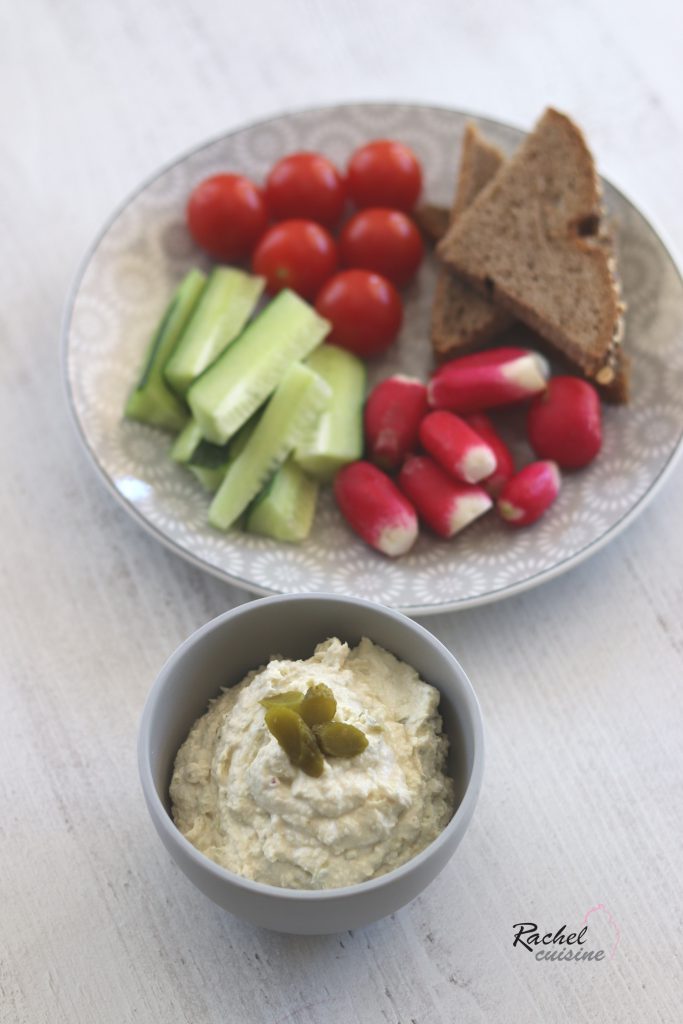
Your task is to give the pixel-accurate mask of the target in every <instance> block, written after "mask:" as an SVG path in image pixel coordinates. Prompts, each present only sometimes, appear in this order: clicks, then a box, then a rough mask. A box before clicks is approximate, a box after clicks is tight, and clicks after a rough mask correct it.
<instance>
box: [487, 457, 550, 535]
mask: <svg viewBox="0 0 683 1024" xmlns="http://www.w3.org/2000/svg"><path fill="white" fill-rule="evenodd" d="M559 493H560V471H559V469H558V467H557V463H555V462H550V461H544V462H532V463H531V464H530V465H529V466H525V467H524V469H521V470H520V471H519V473H516V474H515V475H514V476H513V477H511V478H510V480H508V482H507V483H506V484H505V486H504V487H503V489H502V491H501V492H500V496H499V498H498V502H497V506H496V507H497V509H498V512H499V514H500V516H501V517H502V518H503V519H504V520H505V522H506V523H507V524H508V525H509V526H529V525H530V524H531V523H535V522H536V520H537V519H540V517H541V516H542V515H543V513H544V512H545V511H546V510H547V509H549V508H550V506H551V505H552V503H553V502H554V501H555V499H556V497H557V496H558V494H559Z"/></svg>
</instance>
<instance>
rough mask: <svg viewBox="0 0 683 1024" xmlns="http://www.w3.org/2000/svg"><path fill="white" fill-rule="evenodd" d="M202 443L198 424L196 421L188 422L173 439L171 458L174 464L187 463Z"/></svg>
mask: <svg viewBox="0 0 683 1024" xmlns="http://www.w3.org/2000/svg"><path fill="white" fill-rule="evenodd" d="M202 441H203V437H202V432H201V430H200V429H199V424H198V423H197V421H196V420H193V419H190V420H188V422H187V423H186V424H185V426H184V427H183V429H182V430H181V431H180V433H179V434H178V436H177V437H176V439H175V442H174V444H173V447H172V448H171V458H172V459H173V461H174V462H181V463H187V462H189V461H190V459H191V458H192V456H193V455H194V453H195V452H196V450H197V448H199V445H200V444H201V443H202Z"/></svg>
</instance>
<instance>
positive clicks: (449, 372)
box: [427, 348, 549, 414]
mask: <svg viewBox="0 0 683 1024" xmlns="http://www.w3.org/2000/svg"><path fill="white" fill-rule="evenodd" d="M548 374H549V370H548V364H547V362H546V360H545V359H544V358H543V356H541V355H539V353H538V352H531V351H529V350H528V349H517V348H499V349H490V350H489V351H488V352H477V353H475V354H474V355H471V356H461V357H460V358H459V359H451V360H450V361H449V362H447V363H443V364H442V365H441V366H440V367H439V368H438V369H437V370H436V372H435V373H434V376H433V377H432V379H431V380H430V382H429V384H428V385H427V398H428V401H429V404H430V406H431V407H432V408H433V409H449V410H450V411H451V412H457V413H460V414H466V413H471V412H481V411H482V410H484V409H491V408H494V407H495V406H499V405H509V404H510V403H512V402H521V401H523V400H524V399H525V398H533V397H534V395H538V394H540V392H542V391H544V390H545V387H546V383H547V379H548Z"/></svg>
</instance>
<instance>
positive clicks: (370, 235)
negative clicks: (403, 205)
mask: <svg viewBox="0 0 683 1024" xmlns="http://www.w3.org/2000/svg"><path fill="white" fill-rule="evenodd" d="M422 252H423V246H422V239H421V238H420V232H419V231H418V230H417V228H416V227H415V225H414V224H413V222H412V220H411V219H410V217H406V215H405V213H401V211H400V210H384V209H381V210H380V209H377V210H361V211H360V213H357V214H356V215H355V216H354V217H352V218H351V220H350V221H348V223H347V224H345V225H344V228H343V230H342V233H341V235H340V236H339V255H340V256H341V261H342V264H343V265H344V266H346V267H361V268H363V269H364V270H374V271H375V272H376V273H378V274H382V275H383V276H384V277H388V278H389V280H390V281H392V282H393V283H394V284H395V285H397V286H398V287H399V288H402V287H403V286H404V285H406V284H408V282H409V281H410V279H411V278H412V277H413V276H414V274H415V272H416V270H417V268H418V267H419V266H420V261H421V259H422Z"/></svg>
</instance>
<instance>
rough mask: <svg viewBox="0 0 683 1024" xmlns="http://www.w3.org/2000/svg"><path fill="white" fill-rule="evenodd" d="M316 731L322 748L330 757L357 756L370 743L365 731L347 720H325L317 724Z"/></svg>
mask: <svg viewBox="0 0 683 1024" xmlns="http://www.w3.org/2000/svg"><path fill="white" fill-rule="evenodd" d="M314 732H315V736H316V739H317V740H318V745H319V746H320V749H321V750H322V752H323V754H327V756H328V757H356V755H357V754H362V753H363V751H364V750H365V748H366V747H367V745H368V738H367V736H366V735H365V733H364V732H361V730H360V729H357V728H356V727H355V725H348V724H347V723H346V722H324V723H323V724H322V725H316V726H315V729H314Z"/></svg>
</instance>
